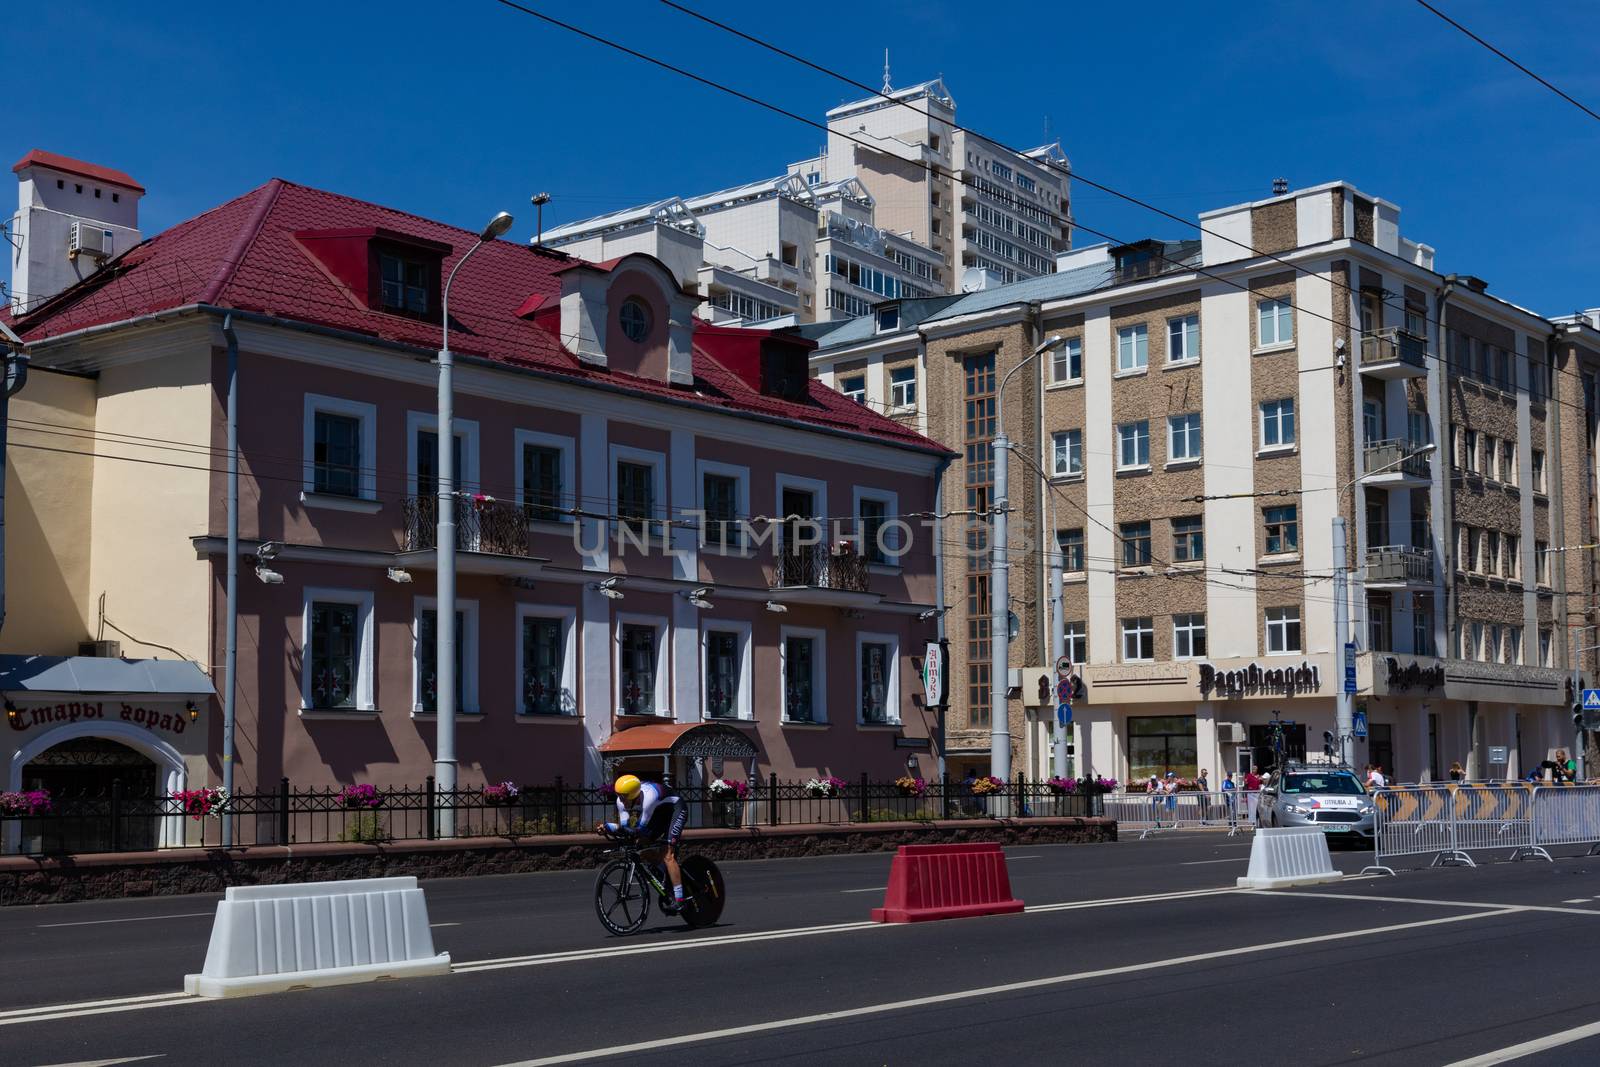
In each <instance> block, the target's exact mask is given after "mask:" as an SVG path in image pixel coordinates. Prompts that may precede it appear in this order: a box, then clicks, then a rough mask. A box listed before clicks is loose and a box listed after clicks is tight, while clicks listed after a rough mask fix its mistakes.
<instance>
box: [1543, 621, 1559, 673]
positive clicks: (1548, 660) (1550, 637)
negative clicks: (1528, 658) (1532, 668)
mask: <svg viewBox="0 0 1600 1067" xmlns="http://www.w3.org/2000/svg"><path fill="white" fill-rule="evenodd" d="M1554 638H1555V632H1554V631H1552V630H1545V629H1541V630H1540V631H1539V666H1541V667H1554V666H1555V665H1556V660H1555V651H1556V646H1555V640H1554Z"/></svg>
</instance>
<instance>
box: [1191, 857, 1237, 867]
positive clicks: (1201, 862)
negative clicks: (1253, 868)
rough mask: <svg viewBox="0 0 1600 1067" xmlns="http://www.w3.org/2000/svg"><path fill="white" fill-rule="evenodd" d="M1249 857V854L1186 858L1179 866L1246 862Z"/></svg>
mask: <svg viewBox="0 0 1600 1067" xmlns="http://www.w3.org/2000/svg"><path fill="white" fill-rule="evenodd" d="M1249 859H1250V857H1249V856H1227V857H1224V858H1223V859H1220V860H1185V861H1184V862H1183V863H1180V864H1178V866H1179V867H1200V866H1203V865H1205V864H1207V863H1244V862H1246V861H1247V860H1249Z"/></svg>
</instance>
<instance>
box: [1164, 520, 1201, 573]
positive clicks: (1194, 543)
mask: <svg viewBox="0 0 1600 1067" xmlns="http://www.w3.org/2000/svg"><path fill="white" fill-rule="evenodd" d="M1205 558H1206V535H1205V529H1204V522H1203V519H1202V518H1201V516H1199V515H1185V516H1183V517H1181V518H1176V519H1173V520H1172V559H1173V561H1174V562H1176V563H1198V562H1200V561H1201V560H1203V559H1205Z"/></svg>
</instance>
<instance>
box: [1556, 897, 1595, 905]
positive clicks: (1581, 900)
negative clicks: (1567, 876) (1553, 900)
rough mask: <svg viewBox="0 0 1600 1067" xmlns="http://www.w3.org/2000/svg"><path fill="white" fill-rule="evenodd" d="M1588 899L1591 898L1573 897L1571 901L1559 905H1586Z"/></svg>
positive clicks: (1564, 901)
mask: <svg viewBox="0 0 1600 1067" xmlns="http://www.w3.org/2000/svg"><path fill="white" fill-rule="evenodd" d="M1590 899H1591V898H1589V897H1574V898H1572V899H1571V900H1563V901H1562V902H1561V903H1563V904H1587V903H1589V901H1590Z"/></svg>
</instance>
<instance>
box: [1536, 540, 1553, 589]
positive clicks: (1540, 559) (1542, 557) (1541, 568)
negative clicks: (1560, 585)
mask: <svg viewBox="0 0 1600 1067" xmlns="http://www.w3.org/2000/svg"><path fill="white" fill-rule="evenodd" d="M1533 580H1534V582H1535V583H1537V584H1539V585H1549V584H1550V544H1549V542H1547V541H1535V542H1534V543H1533Z"/></svg>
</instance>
